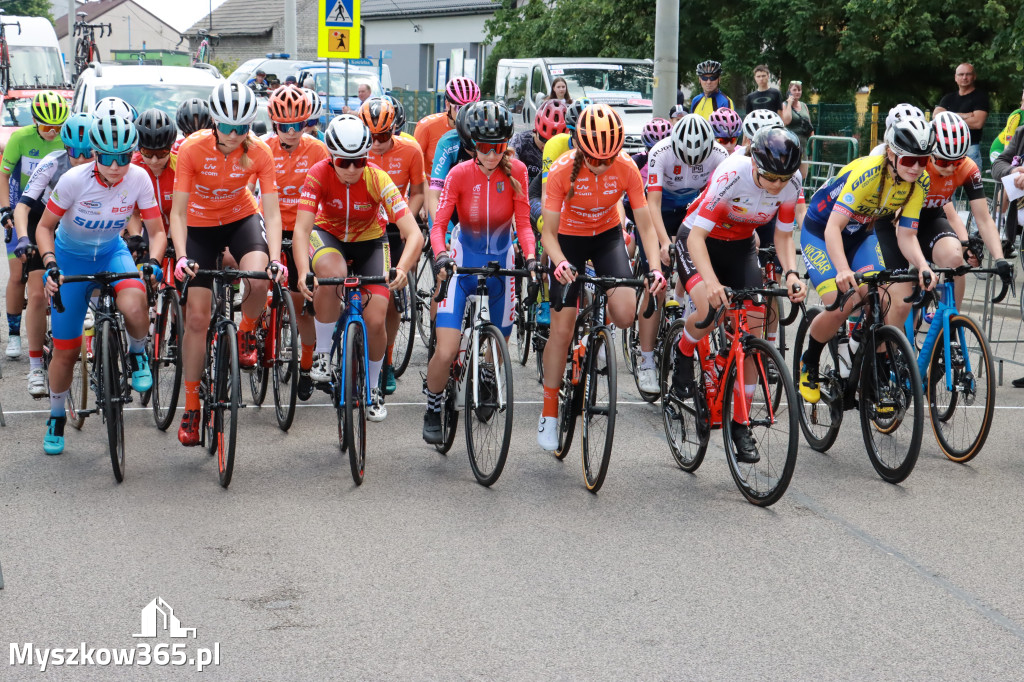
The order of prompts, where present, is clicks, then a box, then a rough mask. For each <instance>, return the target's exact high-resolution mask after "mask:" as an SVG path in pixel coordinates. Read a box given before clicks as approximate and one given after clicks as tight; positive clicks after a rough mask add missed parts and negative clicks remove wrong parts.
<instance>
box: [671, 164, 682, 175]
mask: <svg viewBox="0 0 1024 682" xmlns="http://www.w3.org/2000/svg"><path fill="white" fill-rule="evenodd" d="M682 172H683V167H682V166H676V167H675V168H673V169H672V173H673V174H675V175H679V174H680V173H682Z"/></svg>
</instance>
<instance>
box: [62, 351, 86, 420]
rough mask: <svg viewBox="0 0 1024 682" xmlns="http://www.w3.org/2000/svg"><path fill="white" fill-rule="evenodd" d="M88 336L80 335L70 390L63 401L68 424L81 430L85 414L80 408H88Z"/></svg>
mask: <svg viewBox="0 0 1024 682" xmlns="http://www.w3.org/2000/svg"><path fill="white" fill-rule="evenodd" d="M88 338H89V337H86V336H85V335H82V346H81V348H80V350H79V355H78V361H77V362H75V367H74V370H73V374H72V375H71V390H70V391H68V398H67V400H66V401H65V402H64V409H65V411H66V412H67V415H68V425H69V426H72V427H74V428H76V429H79V430H81V428H82V426H83V425H84V424H85V415H84V414H83V413H82V410H85V409H88V407H87V406H88V404H89V365H90V363H89V355H88V349H89V345H88Z"/></svg>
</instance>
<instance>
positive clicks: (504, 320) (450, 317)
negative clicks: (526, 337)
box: [436, 230, 516, 337]
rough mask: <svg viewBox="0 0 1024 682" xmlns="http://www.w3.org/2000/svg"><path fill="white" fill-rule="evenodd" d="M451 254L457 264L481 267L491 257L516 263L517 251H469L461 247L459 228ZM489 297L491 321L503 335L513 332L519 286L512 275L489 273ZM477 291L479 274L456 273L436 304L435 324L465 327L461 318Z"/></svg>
mask: <svg viewBox="0 0 1024 682" xmlns="http://www.w3.org/2000/svg"><path fill="white" fill-rule="evenodd" d="M450 254H451V256H452V258H453V259H454V260H455V264H456V265H465V266H466V267H482V266H484V265H486V264H487V263H489V262H491V261H498V262H499V263H501V264H502V267H503V268H507V269H512V268H514V267H515V252H514V251H513V250H512V249H508V250H506V251H505V253H504V254H482V253H467V252H466V250H465V249H464V248H463V247H462V243H461V240H460V239H459V232H458V231H457V230H456V231H455V233H454V234H452V243H451V249H450ZM487 292H488V294H489V296H488V298H489V299H490V313H491V315H490V316H491V322H493V323H494V325H495V326H496V327H497V328H498V329H499V330H501V334H502V336H505V337H507V336H508V335H509V334H511V333H512V324H513V323H514V322H515V314H516V288H515V283H514V282H513V281H512V278H511V277H490V278H488V280H487ZM475 294H476V275H455V280H454V281H453V282H452V283H451V284H450V285H448V295H447V296H445V299H444V300H443V301H441V303H439V304H438V306H437V318H436V324H437V326H438V327H440V328H444V329H462V318H463V316H464V315H465V314H466V301H467V300H468V298H469V297H470V296H473V295H475Z"/></svg>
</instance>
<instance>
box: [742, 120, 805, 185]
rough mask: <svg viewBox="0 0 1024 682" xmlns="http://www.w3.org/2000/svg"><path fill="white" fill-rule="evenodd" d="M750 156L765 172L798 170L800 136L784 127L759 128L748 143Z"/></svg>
mask: <svg viewBox="0 0 1024 682" xmlns="http://www.w3.org/2000/svg"><path fill="white" fill-rule="evenodd" d="M750 156H751V157H752V158H753V159H754V165H756V166H757V167H758V168H760V169H761V170H763V171H765V172H766V173H774V174H776V175H792V174H793V173H796V172H797V171H798V170H800V161H801V160H802V159H801V156H800V138H798V137H797V136H796V134H794V133H793V131H791V130H786V129H785V128H761V130H759V131H757V134H756V135H754V139H753V141H752V142H751V143H750Z"/></svg>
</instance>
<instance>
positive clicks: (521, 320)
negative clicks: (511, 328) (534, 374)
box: [513, 277, 537, 367]
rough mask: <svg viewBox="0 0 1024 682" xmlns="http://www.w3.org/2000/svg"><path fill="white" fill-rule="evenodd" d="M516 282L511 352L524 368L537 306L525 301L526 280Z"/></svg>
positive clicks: (529, 348)
mask: <svg viewBox="0 0 1024 682" xmlns="http://www.w3.org/2000/svg"><path fill="white" fill-rule="evenodd" d="M516 282H517V291H516V327H515V336H514V337H513V338H514V341H513V350H514V352H515V358H516V360H517V361H518V362H519V365H520V366H521V367H526V362H527V360H529V359H530V350H531V348H532V346H533V326H534V324H535V320H536V319H537V306H536V305H535V303H534V302H532V301H526V300H525V293H526V289H527V285H526V279H525V278H522V277H520V278H517V279H516Z"/></svg>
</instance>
